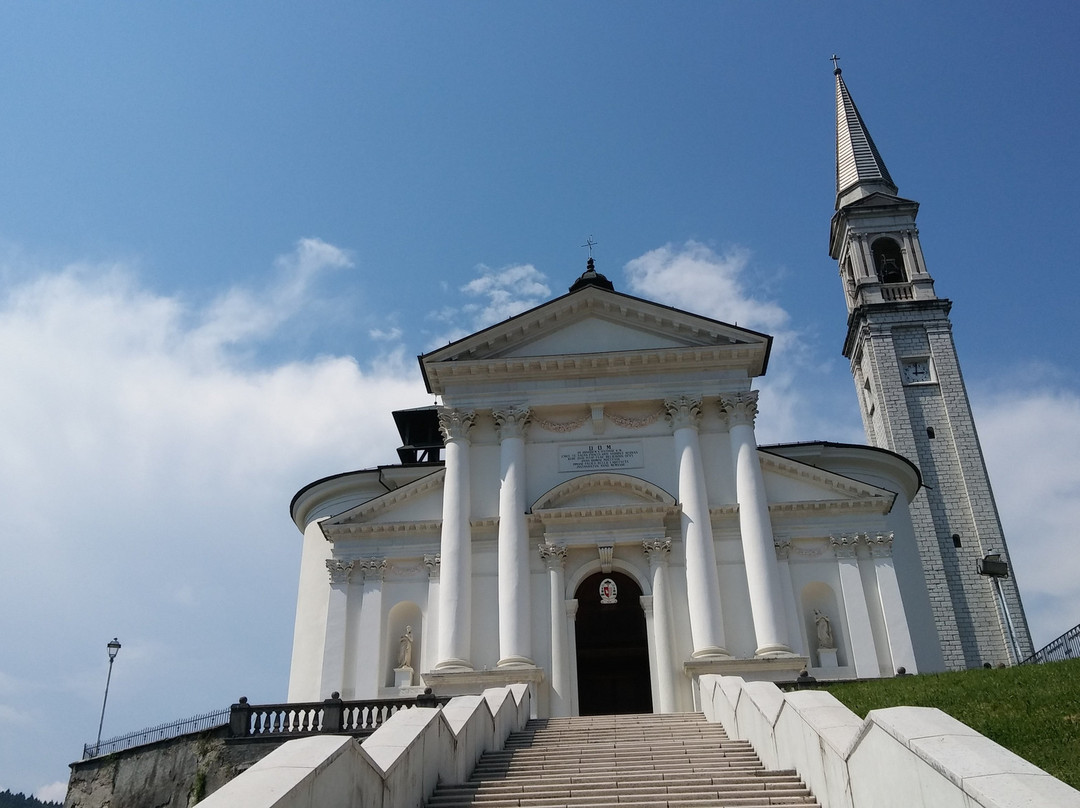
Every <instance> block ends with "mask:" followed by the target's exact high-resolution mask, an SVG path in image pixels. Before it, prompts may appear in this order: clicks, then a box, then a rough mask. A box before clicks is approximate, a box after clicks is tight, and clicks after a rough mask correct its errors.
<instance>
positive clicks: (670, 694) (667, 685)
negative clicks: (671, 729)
mask: <svg viewBox="0 0 1080 808" xmlns="http://www.w3.org/2000/svg"><path fill="white" fill-rule="evenodd" d="M643 545H644V550H645V554H646V555H647V556H648V557H649V569H650V571H651V572H652V597H653V637H654V638H655V644H656V683H657V690H658V691H659V695H660V699H659V704H658V705H657V707H658V709H657V712H659V713H674V712H677V711H678V706H677V702H678V694H677V693H676V692H675V672H674V665H675V648H674V643H673V641H672V636H671V594H670V592H669V590H668V553H670V551H671V540H670V539H665V540H662V541H646V542H644V543H643Z"/></svg>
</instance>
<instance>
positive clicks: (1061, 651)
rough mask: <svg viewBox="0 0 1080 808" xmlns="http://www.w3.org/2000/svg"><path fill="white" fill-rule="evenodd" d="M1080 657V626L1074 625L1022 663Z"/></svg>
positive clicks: (1057, 660)
mask: <svg viewBox="0 0 1080 808" xmlns="http://www.w3.org/2000/svg"><path fill="white" fill-rule="evenodd" d="M1077 658H1080V626H1073V627H1072V628H1071V629H1069V630H1068V631H1066V632H1065V633H1064V634H1062V635H1061V636H1060V637H1058V638H1057V639H1056V640H1054V641H1053V642H1050V643H1047V644H1046V645H1045V646H1043V647H1042V648H1040V649H1039V650H1038V651H1036V652H1035V653H1034V654H1032V655H1031V656H1029V657H1028V658H1027V659H1025V660H1024V661H1023V662H1021V663H1020V664H1021V665H1030V664H1033V663H1040V662H1061V661H1063V660H1066V659H1077Z"/></svg>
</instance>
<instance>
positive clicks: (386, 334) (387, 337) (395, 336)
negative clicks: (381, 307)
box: [368, 326, 405, 342]
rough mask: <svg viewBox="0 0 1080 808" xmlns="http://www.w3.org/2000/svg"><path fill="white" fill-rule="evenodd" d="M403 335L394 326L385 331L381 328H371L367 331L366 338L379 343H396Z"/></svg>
mask: <svg viewBox="0 0 1080 808" xmlns="http://www.w3.org/2000/svg"><path fill="white" fill-rule="evenodd" d="M404 333H405V332H403V331H402V330H401V329H400V328H398V327H397V326H394V327H393V328H389V329H386V330H385V331H384V330H383V329H381V328H373V329H371V330H370V331H368V336H369V337H371V338H372V339H374V340H379V341H380V342H397V341H398V340H399V339H401V337H402V335H403V334H404Z"/></svg>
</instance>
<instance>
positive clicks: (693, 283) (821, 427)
mask: <svg viewBox="0 0 1080 808" xmlns="http://www.w3.org/2000/svg"><path fill="white" fill-rule="evenodd" d="M751 258H752V255H751V253H750V251H749V250H747V249H745V248H743V247H738V246H734V247H730V248H728V249H727V250H726V251H724V252H723V253H717V252H715V251H714V250H712V249H710V248H709V247H707V246H705V245H704V244H700V243H698V242H696V241H688V242H686V243H685V244H683V245H681V246H678V245H672V244H666V245H664V246H663V247H659V248H657V249H655V250H651V251H649V252H647V253H645V254H644V255H642V256H641V257H639V258H635V259H633V260H632V261H630V262H628V263H627V265H626V266H625V268H624V273H625V276H626V279H627V283H628V284H629V288H630V290H631V292H632V293H633V294H635V295H638V296H640V297H643V298H646V299H648V300H655V301H657V302H660V303H665V304H667V305H669V306H674V307H676V308H680V309H685V310H686V311H691V312H694V313H695V314H701V315H704V316H706V317H711V318H713V319H715V320H721V321H722V322H726V323H732V324H737V325H739V326H740V327H742V328H749V329H751V330H754V331H762V332H764V333H766V334H769V335H770V336H772V337H773V348H772V354H771V357H770V360H769V367H768V372H767V375H766V376H764V377H762V378H761V379H758V380H757V381H755V383H754V386H755V387H756V388H757V389H759V390H760V391H761V412H762V417H761V418H760V419H759V422H758V428H757V433H758V440H759V441H760V442H761V443H779V442H786V441H798V440H817V439H827V440H835V441H861V440H862V429H861V426H860V424H859V420H858V419H859V416H858V411H857V410H856V409H855V408H854V405H853V404H851V403H849V401H848V399H851V401H853V400H854V397H853V395H848V396H846V395H842V394H840V393H839V390H840V389H841V388H840V387H838V384H842V383H843V381H844V380H843V378H842V377H841V373H840V372H838V371H841V370H842V368H841V367H840V366H839V365H838V364H837V363H835V362H825V361H822V359H821V357H820V356H818V355H816V353H815V351H814V346H813V345H812V343H811V342H810V341H809V340H807V339H806V338H805V336H804V335H802V334H800V333H799V332H798V331H796V330H795V329H793V328H792V327H791V325H790V323H791V317H790V316H789V314H788V312H787V311H785V310H784V308H783V307H782V306H780V305H779V304H778V303H776V302H774V301H771V300H769V299H767V298H766V297H763V296H755V295H754V294H752V293H751V291H750V289H749V286H750V284H749V282H748V279H749V277H750V274H751V269H752V266H751ZM848 384H850V382H848Z"/></svg>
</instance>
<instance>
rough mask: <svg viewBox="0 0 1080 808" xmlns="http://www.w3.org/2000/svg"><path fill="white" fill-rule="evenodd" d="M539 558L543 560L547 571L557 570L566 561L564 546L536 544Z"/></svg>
mask: <svg viewBox="0 0 1080 808" xmlns="http://www.w3.org/2000/svg"><path fill="white" fill-rule="evenodd" d="M536 546H537V549H539V550H540V557H541V558H542V559H544V563H546V564H547V568H548V569H549V570H557V569H559V568H560V567H561V566H562V565H563V562H565V561H566V545H563V544H538V545H536Z"/></svg>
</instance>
